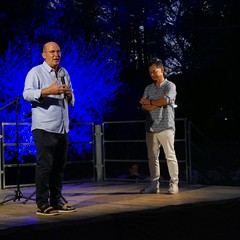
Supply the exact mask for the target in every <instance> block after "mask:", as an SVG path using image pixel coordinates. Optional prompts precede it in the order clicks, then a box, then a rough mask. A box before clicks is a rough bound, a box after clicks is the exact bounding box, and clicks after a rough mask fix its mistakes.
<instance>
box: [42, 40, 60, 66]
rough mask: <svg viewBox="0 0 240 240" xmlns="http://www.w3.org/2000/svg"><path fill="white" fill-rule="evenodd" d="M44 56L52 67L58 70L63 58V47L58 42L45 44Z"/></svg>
mask: <svg viewBox="0 0 240 240" xmlns="http://www.w3.org/2000/svg"><path fill="white" fill-rule="evenodd" d="M42 57H43V58H44V59H45V62H46V63H47V64H48V65H49V66H50V67H51V68H54V69H55V70H57V69H58V66H59V63H60V59H61V49H60V47H59V45H58V44H57V43H56V42H48V43H46V44H44V46H43V50H42Z"/></svg>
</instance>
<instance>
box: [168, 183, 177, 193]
mask: <svg viewBox="0 0 240 240" xmlns="http://www.w3.org/2000/svg"><path fill="white" fill-rule="evenodd" d="M178 192H179V189H178V185H176V184H174V183H170V184H169V189H168V193H169V194H176V193H178Z"/></svg>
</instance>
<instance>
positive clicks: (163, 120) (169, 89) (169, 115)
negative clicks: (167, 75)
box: [143, 79, 177, 132]
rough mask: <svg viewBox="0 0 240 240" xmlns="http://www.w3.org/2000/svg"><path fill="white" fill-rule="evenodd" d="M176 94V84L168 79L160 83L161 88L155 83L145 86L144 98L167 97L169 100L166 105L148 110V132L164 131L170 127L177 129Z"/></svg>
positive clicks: (146, 123) (146, 122)
mask: <svg viewBox="0 0 240 240" xmlns="http://www.w3.org/2000/svg"><path fill="white" fill-rule="evenodd" d="M176 95H177V92H176V85H175V84H174V83H173V82H171V81H169V80H167V79H165V80H164V81H163V82H162V83H161V84H160V87H159V88H156V86H155V84H154V83H152V84H150V85H148V86H147V87H146V88H145V90H144V94H143V97H144V98H148V99H150V100H156V99H159V98H166V99H167V102H168V105H167V106H165V107H157V108H155V109H154V110H152V111H147V112H146V121H145V130H146V132H162V131H164V130H166V129H170V128H171V129H173V130H174V131H175V111H174V106H175V99H176Z"/></svg>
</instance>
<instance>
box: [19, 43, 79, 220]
mask: <svg viewBox="0 0 240 240" xmlns="http://www.w3.org/2000/svg"><path fill="white" fill-rule="evenodd" d="M42 57H43V59H44V62H43V63H42V64H40V65H38V66H35V67H33V68H32V69H31V70H30V71H29V72H28V74H27V76H26V79H25V86H24V91H23V97H24V99H25V100H26V101H28V102H30V103H31V108H32V125H31V130H32V134H33V137H34V142H35V145H36V151H37V165H36V175H35V180H36V204H37V208H38V209H37V212H36V214H38V215H50V216H51V215H57V214H59V212H73V211H75V210H76V209H75V208H74V207H73V206H69V205H67V204H66V203H65V202H62V201H61V198H62V184H63V176H64V169H65V165H66V160H67V153H68V132H69V115H68V106H69V105H72V106H73V105H74V100H75V99H74V95H73V89H72V84H71V80H70V76H69V74H68V72H67V70H66V69H65V68H63V67H61V66H60V65H59V63H60V59H61V50H60V47H59V45H58V44H57V43H55V42H48V43H46V44H45V45H44V46H43V50H42Z"/></svg>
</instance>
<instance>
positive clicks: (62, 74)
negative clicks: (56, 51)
mask: <svg viewBox="0 0 240 240" xmlns="http://www.w3.org/2000/svg"><path fill="white" fill-rule="evenodd" d="M58 76H59V77H60V78H61V82H62V84H65V79H64V76H65V74H64V71H61V72H60V73H59V75H58Z"/></svg>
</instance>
